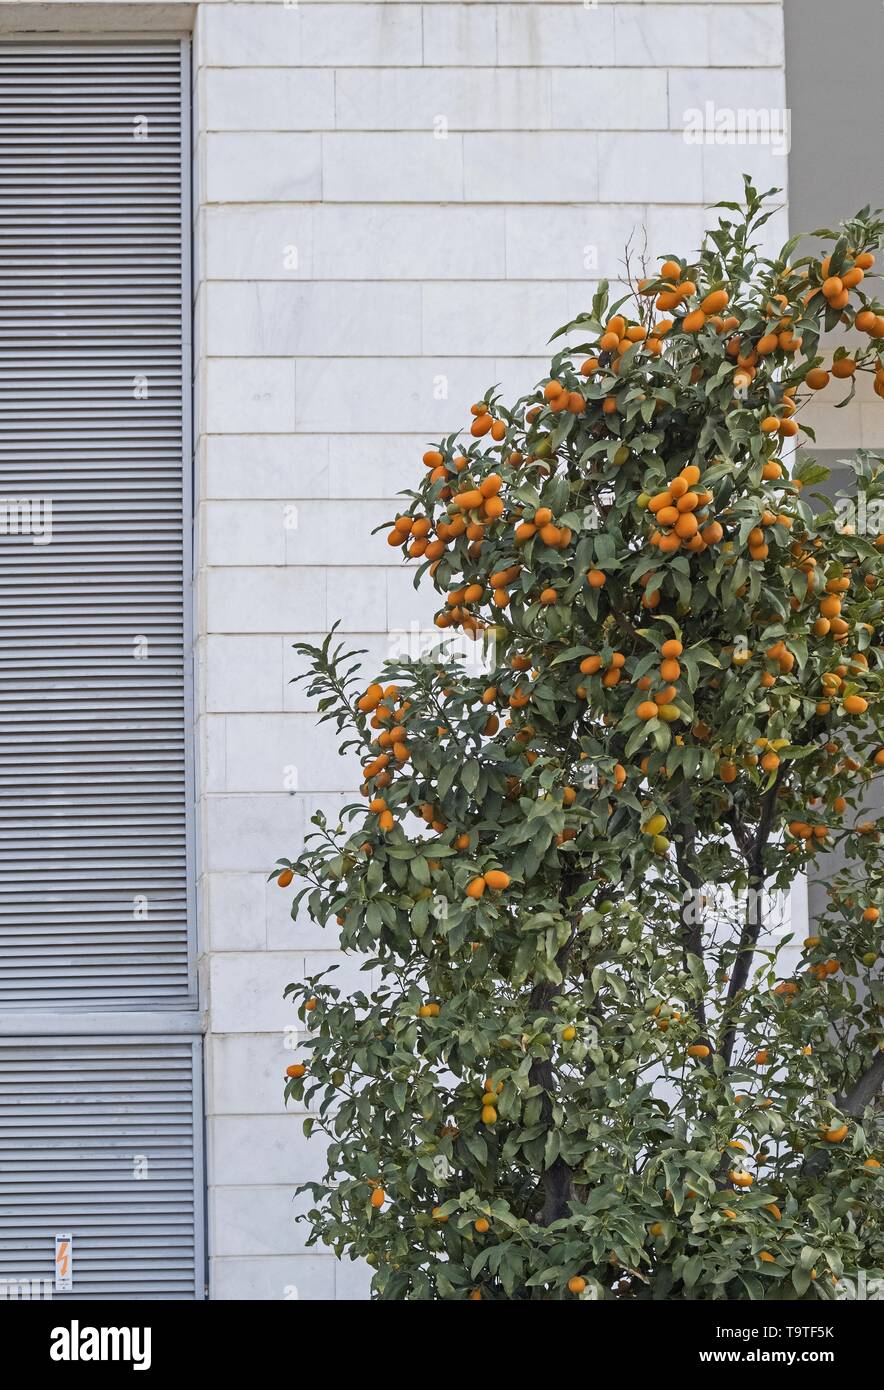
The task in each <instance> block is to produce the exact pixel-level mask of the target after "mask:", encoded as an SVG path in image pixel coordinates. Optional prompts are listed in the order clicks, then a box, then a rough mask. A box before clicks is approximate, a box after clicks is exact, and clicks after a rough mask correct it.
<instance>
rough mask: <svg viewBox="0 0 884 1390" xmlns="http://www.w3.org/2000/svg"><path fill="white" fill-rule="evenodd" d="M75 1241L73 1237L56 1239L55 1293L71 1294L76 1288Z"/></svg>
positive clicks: (58, 1237)
mask: <svg viewBox="0 0 884 1390" xmlns="http://www.w3.org/2000/svg"><path fill="white" fill-rule="evenodd" d="M73 1254H74V1239H73V1236H71V1235H60V1236H56V1237H55V1291H56V1293H69V1292H70V1290H71V1289H73V1287H74V1260H73Z"/></svg>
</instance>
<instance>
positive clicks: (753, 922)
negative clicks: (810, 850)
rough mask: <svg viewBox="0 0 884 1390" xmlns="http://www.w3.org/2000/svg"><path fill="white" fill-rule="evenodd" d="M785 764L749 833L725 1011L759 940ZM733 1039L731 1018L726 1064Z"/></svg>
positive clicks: (734, 1028)
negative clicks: (743, 904)
mask: <svg viewBox="0 0 884 1390" xmlns="http://www.w3.org/2000/svg"><path fill="white" fill-rule="evenodd" d="M785 766H786V765H785V763H780V766H779V768H778V770H777V775H776V778H775V779H774V782H773V785H772V786H771V787H769V788H768V790H767V791H766V792H765V794H764V796H763V797H762V802H761V815H760V816H759V818H758V828H757V830H756V831H755V834H754V836H753V837H752V843H751V848H750V851H749V854H748V861H749V862H748V869H749V902H748V905H747V910H746V921H745V922H744V924H743V930H742V933H741V935H740V943H739V945H738V947H737V958H736V960H735V961H734V968H733V973H732V975H731V982H730V985H729V986H728V991H727V999H726V1001H725V1014H727V1013H729V1011H730V1010H732V1008H733V1006H734V1004H735V1002H736V999H737V996H738V995H739V994H741V993H742V991H743V990H744V989H745V988H746V981H747V980H748V979H749V971H750V970H751V969H752V959H753V956H754V954H755V947H756V945H757V944H758V937H759V935H760V933H761V925H762V922H761V913H760V911H759V910H758V895H759V893H760V891H761V889H762V888H763V886H764V851H765V849H766V847H767V842H768V839H769V838H770V832H771V830H772V828H773V822H774V816H775V814H776V809H777V796H778V794H779V790H780V786H781V784H782V780H783V776H784V772H785ZM736 1040H737V1025H736V1023H735V1022H733V1021H732V1022H730V1023H729V1024H728V1026H727V1028H726V1029H725V1032H724V1036H723V1037H722V1040H721V1049H720V1050H721V1055H722V1057H723V1058H724V1060H725V1063H727V1064H728V1065H730V1060H731V1057H732V1056H733V1051H734V1043H735V1042H736Z"/></svg>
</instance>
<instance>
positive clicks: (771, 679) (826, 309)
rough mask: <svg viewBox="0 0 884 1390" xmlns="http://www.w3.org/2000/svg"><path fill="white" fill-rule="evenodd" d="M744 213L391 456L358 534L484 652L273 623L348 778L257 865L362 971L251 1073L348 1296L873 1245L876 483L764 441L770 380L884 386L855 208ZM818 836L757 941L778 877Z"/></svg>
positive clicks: (827, 1257)
mask: <svg viewBox="0 0 884 1390" xmlns="http://www.w3.org/2000/svg"><path fill="white" fill-rule="evenodd" d="M769 207H770V204H769V202H766V201H765V200H764V199H762V198H761V197H759V196H757V195H756V193H755V191H754V190H753V189H752V188H751V186H749V185H748V184H747V188H746V204H745V205H740V206H737V205H735V204H725V205H722V209H723V215H722V219H721V222H720V225H719V228H718V229H717V230H716V231H714V232H713V233H711V235H710V236H709V238H708V240H707V243H706V245H705V246H704V248H703V250H702V251H701V252H700V253H699V255H698V256H697V257H696V258H694V259H691V260H688V261H684V260H680V259H679V258H678V257H675V258H670V260H669V261H668V262H666V263H665V264H664V265H663V267H662V269H661V271H660V272H659V274H658V273H657V272H650V273H649V274H648V275H646V278H645V280H644V281H642V282H640V283H639V284H638V285H636V286H634V287H633V291H634V292H633V293H630V295H629V297H628V298H627V299H626V300H623V301H620V302H619V303H614V304H610V305H609V303H608V296H609V291H608V287H607V286H606V285H602V286H601V287H600V288H599V290H598V293H597V294H596V296H595V298H594V301H593V305H592V310H591V312H589V313H587V314H583V315H581V316H580V317H579V318H578V319H576V320H575V321H574V322H573V323H572V324H569V325H567V327H566V328H565V329H562V330H560V333H559V335H557V337H560V338H561V340H562V341H563V342H564V343H565V344H566V346H565V347H563V348H562V349H561V350H560V351H559V352H557V354H556V356H555V357H554V358H553V361H552V364H551V368H550V377H549V379H548V380H546V381H544V382H543V383H541V384H540V386H539V387H538V388H537V390H535V391H533V392H532V393H531V394H530V395H528V396H527V397H524V398H523V399H521V400H519V401H517V402H516V403H515V404H514V405H513V406H512V407H511V408H507V407H505V406H504V405H503V404H502V402H501V401H500V400H499V399H498V398H497V396H496V395H494V393H492V392H489V393H488V395H487V396H486V397H485V399H484V401H482V402H479V403H477V405H476V406H474V407H473V412H472V418H471V423H470V433H469V436H468V440H467V443H466V444H464V443H463V442H462V440H460V439H459V438H458V436H457V435H452V436H450V437H449V438H447V439H445V440H443V441H441V442H440V443H439V444H438V446H436V447H434V448H432V449H430V450H428V453H427V455H426V456H425V463H426V465H427V466H426V468H425V469H424V470H423V473H422V476H421V478H420V480H419V483H418V485H417V486H416V487H415V490H414V491H413V492H411V493H409V494H407V497H408V501H407V503H406V504H405V507H404V509H403V513H402V516H401V517H399V518H397V519H396V521H395V523H393V524H392V530H391V532H390V541H391V544H393V545H397V546H400V547H401V548H402V550H403V552H404V553H405V554H406V555H408V556H410V557H411V558H412V559H413V561H415V562H417V564H418V565H419V570H418V574H417V579H416V582H420V581H421V580H424V581H425V582H429V583H432V584H433V585H435V587H436V589H437V590H438V591H439V593H440V594H441V595H444V596H445V597H444V598H443V600H442V602H441V605H440V608H439V616H438V618H437V623H438V625H439V627H440V637H441V636H443V635H444V634H445V633H446V632H447V633H451V632H452V631H454V632H455V633H456V634H458V636H459V638H460V637H462V638H463V639H464V640H469V641H475V642H477V643H484V644H485V647H486V654H487V659H488V669H487V671H486V672H483V673H482V674H475V673H472V674H471V664H470V663H467V662H463V661H459V660H458V659H456V658H454V657H452V656H451V655H447V656H441V655H440V654H439V652H438V651H437V652H436V653H435V654H430V655H429V656H428V657H425V658H423V659H415V660H404V659H403V660H399V661H391V662H389V663H387V665H386V666H385V669H384V671H383V672H382V674H381V675H380V676H379V678H378V680H377V682H373V683H372V685H371V686H370V687H369V688H368V690H366V688H365V684H364V678H363V679H362V681H361V682H360V681H357V669H358V668H357V666H356V665H355V664H354V661H353V656H354V654H352V653H347V652H345V651H343V650H342V649H341V648H340V647H337V648H335V644H334V638H333V635H330V636H329V638H328V639H327V640H326V641H325V643H324V644H323V645H322V647H321V648H319V649H314V648H310V647H305V648H303V650H304V651H305V652H306V653H307V655H308V656H309V658H310V661H311V665H312V674H311V676H310V678H309V679H310V687H309V688H310V692H311V694H312V695H313V696H314V697H316V699H317V701H318V706H319V709H320V711H321V713H322V717H323V718H324V719H326V720H334V721H336V722H337V726H338V728H339V730H340V731H341V732H342V733H345V735H346V739H345V742H344V744H343V747H342V751H343V752H345V753H349V754H350V755H351V756H354V757H358V758H359V759H360V761H361V763H362V768H363V771H362V777H363V779H364V782H363V791H364V793H365V796H366V797H367V798H368V807H367V808H366V805H365V804H357V805H353V806H350V807H348V808H347V809H346V811H345V812H344V813H343V815H342V818H341V824H339V825H330V824H326V822H325V821H324V820H323V818H322V817H321V816H317V817H315V820H314V824H315V831H314V833H313V834H312V836H311V838H310V839H309V841H308V845H307V848H306V849H305V851H304V852H303V853H302V854H301V855H300V856H299V857H298V858H297V859H295V860H291V861H290V860H288V859H282V860H280V863H279V866H278V868H277V870H276V876H277V877H279V875H280V874H281V875H282V880H281V883H282V886H284V887H287V886H288V883H289V882H291V878H292V875H293V876H294V887H295V899H294V902H293V908H292V915H293V917H297V915H298V913H299V911H305V910H306V911H308V912H309V914H310V915H311V916H312V917H313V918H314V919H315V920H317V921H319V922H322V923H331V927H330V931H331V932H332V933H335V932H337V930H338V927H337V926H336V925H335V923H336V921H337V923H338V924H339V930H340V940H341V944H342V946H343V947H344V949H345V950H348V951H353V952H357V953H360V954H362V955H364V956H365V969H366V971H372V972H374V975H373V979H374V980H375V982H376V983H375V985H374V988H370V987H369V986H370V979H369V975H368V974H366V988H365V991H364V993H357V994H352V995H349V996H348V995H345V994H344V993H343V992H342V991H340V990H339V989H338V988H337V987H336V985H335V976H334V973H333V972H332V973H329V974H327V975H325V976H324V977H322V978H320V979H311V980H305V981H300V982H297V983H296V984H293V985H290V986H289V990H288V993H290V994H291V995H292V997H293V1001H294V1002H295V1004H296V1005H297V1007H298V1009H299V1016H300V1017H301V1019H302V1020H304V1023H305V1036H304V1038H303V1040H302V1046H301V1055H300V1057H299V1060H298V1063H297V1064H296V1065H295V1066H294V1067H293V1068H292V1069H290V1071H293V1072H294V1073H296V1074H293V1075H291V1076H290V1078H289V1080H288V1082H287V1086H286V1095H287V1098H289V1099H290V1100H291V1101H293V1102H296V1103H298V1104H301V1103H303V1102H305V1101H306V1103H307V1105H308V1106H309V1109H310V1112H311V1113H310V1118H308V1119H307V1120H306V1122H305V1125H306V1128H307V1130H308V1132H312V1133H315V1134H317V1136H318V1135H319V1133H320V1132H321V1133H323V1134H324V1135H326V1136H327V1143H328V1171H327V1176H326V1179H325V1180H324V1181H322V1182H317V1183H312V1184H309V1185H308V1190H309V1192H310V1194H311V1199H312V1200H311V1210H310V1215H309V1218H308V1219H309V1220H310V1222H311V1225H312V1236H311V1239H312V1240H321V1241H323V1242H324V1243H325V1244H327V1245H329V1246H330V1247H331V1248H332V1249H333V1250H335V1251H336V1252H338V1253H339V1254H341V1255H345V1256H349V1257H351V1258H366V1259H368V1260H369V1262H370V1263H371V1264H373V1266H374V1268H375V1271H376V1273H375V1278H374V1289H375V1293H376V1295H377V1296H379V1297H382V1298H387V1299H459V1298H467V1297H474V1298H475V1297H483V1298H491V1299H515V1300H527V1299H532V1298H563V1297H564V1298H569V1297H574V1296H582V1297H591V1298H610V1297H632V1298H663V1299H667V1298H669V1299H672V1298H710V1299H715V1298H717V1299H763V1298H770V1297H778V1298H782V1297H787V1298H800V1297H803V1298H815V1297H834V1296H838V1292H839V1288H840V1287H843V1286H840V1285H838V1284H837V1283H836V1282H835V1281H836V1280H839V1279H841V1278H842V1276H843V1278H844V1279H851V1280H855V1279H856V1278H857V1277H858V1273H859V1271H864V1272H865V1274H866V1276H867V1277H880V1276H881V1274H882V1266H884V1239H882V1232H881V1225H880V1220H881V1217H880V1196H879V1193H880V1182H881V1177H880V1173H881V1170H880V1169H879V1168H878V1167H877V1166H875V1165H876V1161H877V1160H876V1154H877V1153H878V1152H879V1150H876V1148H875V1145H876V1144H878V1145H880V1143H881V1136H880V1134H879V1133H876V1120H875V1114H874V1104H873V1103H870V1102H873V1100H874V1097H875V1095H876V1094H877V1090H878V1088H879V1086H880V1084H881V1076H882V1071H884V1061H882V1059H884V1053H882V1051H881V1048H882V1046H884V1043H882V1030H881V1018H880V1001H881V988H880V980H879V978H878V969H877V967H878V952H879V941H880V937H879V925H880V924H879V922H878V920H877V908H878V907H879V906H880V905H881V898H882V860H881V849H880V834H881V831H882V830H884V817H882V818H881V820H880V821H878V820H874V819H873V820H868V819H867V818H864V813H863V811H862V809H861V806H862V800H863V797H864V796H865V795H866V794H867V792H868V784H869V782H870V780H871V779H872V777H873V776H875V775H876V774H879V773H880V772H881V770H882V768H881V764H882V763H884V753H882V752H881V750H882V745H884V705H882V694H884V650H882V645H881V643H882V629H884V602H882V595H884V585H882V578H884V558H882V557H884V551H882V544H884V536H880V537H879V534H878V532H879V530H880V531H882V532H884V524H879V522H878V520H877V514H878V512H879V510H880V509H882V508H884V471H882V469H881V463H882V461H881V460H879V459H877V458H873V457H870V456H867V455H860V456H858V457H857V458H856V459H854V460H853V467H854V469H855V473H856V483H857V489H858V494H859V497H860V499H861V503H862V505H861V507H859V508H854V504H853V503H844V504H842V505H840V506H838V507H835V506H833V505H832V504H831V503H829V502H827V501H826V500H825V499H823V498H821V497H816V498H815V497H814V486H815V484H817V483H819V482H821V481H822V479H823V477H824V476H825V470H824V469H823V468H822V467H821V466H819V465H818V464H816V463H815V462H814V461H813V460H812V458H810V457H809V456H808V454H807V451H806V449H805V450H804V451H803V452H802V453H801V454H800V455H794V454H793V455H792V456H791V457H785V456H784V455H785V452H786V450H787V449H788V448H789V447H791V442H792V441H793V439H794V438H795V436H796V434H797V419H796V412H797V411H799V410H800V407H801V405H802V404H803V403H804V402H805V400H806V399H807V398H808V397H809V396H810V394H811V391H810V389H808V388H809V387H812V388H813V389H814V390H823V391H824V392H826V393H827V397H828V396H833V397H834V398H835V399H837V400H839V401H840V400H842V399H847V398H849V397H850V396H851V395H852V393H853V391H854V389H855V384H856V381H857V379H858V377H859V376H860V375H861V374H862V373H863V372H869V373H870V374H871V375H872V378H873V382H874V386H875V389H876V391H877V393H878V394H879V395H880V394H884V368H882V365H881V363H882V355H884V336H882V335H884V319H882V318H881V317H880V314H879V305H878V303H877V301H876V300H875V298H874V293H873V292H870V285H871V284H873V283H874V281H873V275H874V272H873V267H872V261H873V259H874V257H873V255H872V253H874V252H875V250H876V249H878V248H879V247H880V245H881V243H882V230H884V229H882V224H881V223H880V222H879V221H877V220H876V219H874V218H873V217H871V216H870V214H869V212H868V210H865V211H864V212H863V213H861V214H860V215H859V216H858V217H857V218H855V219H853V220H852V221H851V222H850V223H848V224H846V225H845V227H844V228H843V229H842V230H841V231H840V232H837V233H835V232H827V233H821V234H818V235H823V236H824V237H825V238H826V240H827V241H829V242H830V243H831V244H830V247H829V253H828V258H827V260H826V261H825V262H824V263H822V264H821V262H820V260H819V259H818V257H817V256H815V255H813V254H810V253H808V254H807V255H806V256H805V255H799V254H798V252H799V251H800V249H801V248H800V244H799V243H798V242H797V240H796V241H795V242H792V243H790V244H789V245H788V246H786V247H785V248H784V249H783V251H782V252H781V254H780V255H779V256H777V257H776V258H774V259H766V258H765V257H763V256H762V255H761V253H760V252H759V251H758V250H757V248H756V246H755V237H756V234H757V232H758V229H759V228H760V226H761V225H762V223H763V222H764V220H765V218H766V216H767V215H768V214H767V209H768V208H769ZM856 271H859V274H858V275H857V274H855V273H854V272H856ZM836 280H837V285H836V284H835V281H836ZM845 281H846V283H845ZM658 310H662V311H667V312H669V313H670V315H671V317H670V318H669V319H664V320H660V319H659V317H658V313H657V311H658ZM836 329H839V330H844V336H845V337H846V339H847V342H848V344H849V348H847V347H840V346H839V347H838V348H837V349H836V351H835V356H834V361H831V362H830V365H829V367H828V368H825V369H824V368H821V362H822V352H821V349H820V339H821V334H822V333H823V332H825V331H833V330H836ZM828 341H829V340H828V339H824V340H823V342H824V344H825V343H826V342H828ZM829 357H830V358H831V348H829ZM585 358H588V360H586V361H584V359H585ZM809 373H810V374H811V375H810V378H809V380H808V374H809ZM824 378H825V379H824ZM798 442H802V441H801V440H800V439H799V440H798ZM849 508H853V509H854V511H855V516H854V520H853V524H852V526H851V525H845V516H846V509H849ZM538 513H540V515H539V516H538ZM881 515H882V517H884V511H881ZM686 518H687V519H686ZM870 528H871V529H870ZM666 643H668V644H669V645H668V646H666V647H665V650H664V644H666ZM876 755H878V756H877V758H876ZM833 848H839V849H840V850H841V851H842V853H843V855H844V856H845V862H846V868H844V870H843V871H842V872H841V873H840V874H839V875H838V876H836V877H833V879H832V882H831V883H830V896H829V909H828V911H827V912H826V914H825V915H824V917H823V919H822V920H821V921H820V922H819V923H818V924H817V926H816V927H815V935H814V936H813V937H810V938H808V939H807V941H806V942H804V943H803V944H802V943H801V941H800V940H798V941H793V940H792V937H791V934H790V932H789V930H788V928H787V927H786V928H785V929H780V930H776V929H775V925H776V923H775V918H776V911H777V895H778V894H782V893H783V892H784V891H785V890H787V889H788V887H789V885H790V883H791V882H792V881H793V879H794V878H795V876H796V874H798V873H799V872H801V871H804V870H807V869H808V867H809V866H810V869H811V871H812V866H813V865H814V863H815V862H816V861H817V859H818V857H819V855H820V854H821V853H823V852H825V851H830V850H832V849H833ZM796 961H797V964H796ZM299 1072H300V1073H303V1074H297V1073H299ZM316 1146H317V1166H318V1165H319V1162H320V1161H321V1141H320V1139H319V1137H317V1139H316ZM486 1223H487V1224H486ZM569 1281H570V1284H569Z"/></svg>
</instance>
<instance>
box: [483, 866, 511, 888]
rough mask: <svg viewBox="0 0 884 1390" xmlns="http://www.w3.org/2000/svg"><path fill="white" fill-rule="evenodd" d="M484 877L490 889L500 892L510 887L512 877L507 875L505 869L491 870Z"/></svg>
mask: <svg viewBox="0 0 884 1390" xmlns="http://www.w3.org/2000/svg"><path fill="white" fill-rule="evenodd" d="M484 877H485V882H486V883H487V885H488V887H489V888H494V889H496V890H497V891H498V892H500V891H501V890H502V889H504V888H509V886H510V876H509V874H505V873H504V871H503V869H489V870H488V872H487V873H486V874H485V875H484Z"/></svg>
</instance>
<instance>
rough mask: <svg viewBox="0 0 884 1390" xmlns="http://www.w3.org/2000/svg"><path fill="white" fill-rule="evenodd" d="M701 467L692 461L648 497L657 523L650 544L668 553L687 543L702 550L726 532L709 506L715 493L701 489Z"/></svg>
mask: <svg viewBox="0 0 884 1390" xmlns="http://www.w3.org/2000/svg"><path fill="white" fill-rule="evenodd" d="M699 481H700V470H699V468H697V467H696V465H695V464H692V463H691V464H688V465H687V467H686V468H683V469H682V471H681V473H679V474H678V476H677V477H675V478H673V479H672V481H671V482H670V483H668V484H667V486H666V488H665V490H664V491H663V492H658V493H657V495H656V496H655V497H650V498H648V501H647V504H646V505H647V509H648V511H650V512H652V513H653V515H654V518H655V520H656V522H657V526H656V528H655V529H654V530H653V531H652V532H651V536H650V543H651V545H653V546H656V547H657V549H658V550H659V551H660V552H661V553H662V554H664V555H669V554H672V553H674V552H675V551H676V550H679V549H681V547H682V546H683V547H684V548H685V550H691V551H696V552H701V551H703V550H705V549H706V548H707V546H710V545H715V544H716V543H717V542H718V541H720V540H721V538H722V536H723V535H724V530H723V528H722V526H721V523H720V522H718V521H715V520H713V519H711V518H710V517H709V515H708V513H707V512H706V511H705V508H706V507H708V505H709V503H710V502H711V501H712V493H711V492H704V491H698V490H697V489H696V484H697V483H698V482H699Z"/></svg>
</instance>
